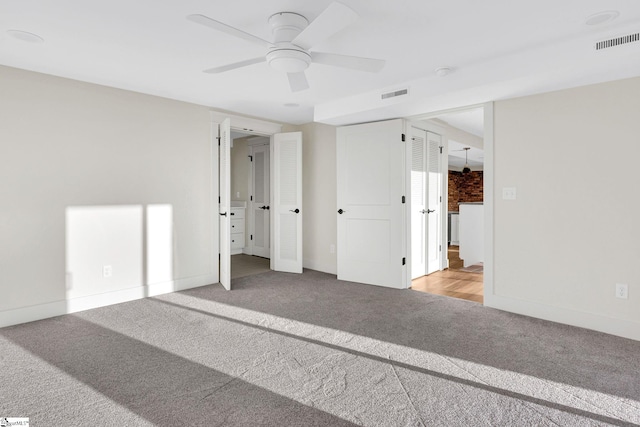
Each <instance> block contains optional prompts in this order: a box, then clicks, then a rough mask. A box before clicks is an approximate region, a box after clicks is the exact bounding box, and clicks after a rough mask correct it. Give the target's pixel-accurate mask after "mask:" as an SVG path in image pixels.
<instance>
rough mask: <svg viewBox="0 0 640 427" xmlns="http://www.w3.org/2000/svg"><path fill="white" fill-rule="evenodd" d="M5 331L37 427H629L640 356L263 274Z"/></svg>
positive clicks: (385, 295)
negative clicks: (230, 286) (230, 284)
mask: <svg viewBox="0 0 640 427" xmlns="http://www.w3.org/2000/svg"><path fill="white" fill-rule="evenodd" d="M234 289H235V290H233V291H225V290H224V289H223V288H222V287H221V286H220V285H211V286H206V287H202V288H197V289H192V290H189V291H184V292H177V293H172V294H167V295H162V296H158V297H153V298H146V299H143V300H137V301H132V302H128V303H124V304H117V305H112V306H109V307H104V308H99V309H95V310H90V311H85V312H82V313H76V314H73V315H66V316H61V317H56V318H52V319H47V320H43V321H39V322H33V323H29V324H24V325H18V326H13V327H8V328H3V329H0V349H2V351H1V352H0V384H1V385H2V386H1V387H0V416H15V417H29V418H30V421H31V425H34V426H58V425H60V426H190V427H191V426H207V427H211V426H213V427H216V426H219V427H232V426H287V427H288V426H305V427H306V426H353V425H360V426H376V427H377V426H385V427H386V426H403V427H404V426H474V427H475V426H491V427H496V426H606V425H613V426H637V425H640V365H639V360H640V359H639V358H638V355H639V354H640V342H638V341H632V340H627V339H623V338H618V337H615V336H611V335H607V334H602V333H598V332H593V331H588V330H585V329H580V328H574V327H570V326H566V325H561V324H557V323H552V322H546V321H542V320H538V319H532V318H528V317H525V316H518V315H514V314H510V313H506V312H502V311H498V310H494V309H490V308H487V307H483V306H481V305H479V304H476V303H472V302H469V301H462V300H457V299H453V298H446V297H440V296H435V295H429V294H425V293H416V292H410V291H407V290H395V289H389V288H382V287H377V286H368V285H362V284H357V283H350V282H344V281H339V280H336V277H335V276H333V275H330V274H324V273H318V272H314V271H308V270H306V271H305V272H304V274H287V273H277V272H267V273H263V274H258V275H253V276H246V277H243V278H239V279H234Z"/></svg>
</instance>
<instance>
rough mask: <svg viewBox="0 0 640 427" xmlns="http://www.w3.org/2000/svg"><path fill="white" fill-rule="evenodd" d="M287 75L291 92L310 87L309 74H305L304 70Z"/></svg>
mask: <svg viewBox="0 0 640 427" xmlns="http://www.w3.org/2000/svg"><path fill="white" fill-rule="evenodd" d="M287 77H289V86H290V87H291V92H300V91H301V90H305V89H309V82H308V81H307V76H305V75H304V71H301V72H299V73H287Z"/></svg>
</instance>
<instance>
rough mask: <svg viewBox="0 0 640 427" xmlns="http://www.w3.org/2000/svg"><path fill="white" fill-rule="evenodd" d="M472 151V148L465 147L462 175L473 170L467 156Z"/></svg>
mask: <svg viewBox="0 0 640 427" xmlns="http://www.w3.org/2000/svg"><path fill="white" fill-rule="evenodd" d="M470 149H471V147H464V168H462V173H469V172H471V168H470V167H469V158H468V156H467V155H468V154H469V150H470Z"/></svg>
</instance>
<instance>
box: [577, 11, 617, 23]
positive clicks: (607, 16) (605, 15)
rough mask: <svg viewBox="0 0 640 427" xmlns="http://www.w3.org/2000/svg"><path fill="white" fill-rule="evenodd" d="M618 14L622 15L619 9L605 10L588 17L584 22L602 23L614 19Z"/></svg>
mask: <svg viewBox="0 0 640 427" xmlns="http://www.w3.org/2000/svg"><path fill="white" fill-rule="evenodd" d="M618 16H620V12H618V11H617V10H605V11H603V12H598V13H594V14H593V15H591V16H589V17H587V19H586V20H585V21H584V23H585V24H587V25H601V24H604V23H605V22H609V21H613V20H614V19H616V18H617V17H618Z"/></svg>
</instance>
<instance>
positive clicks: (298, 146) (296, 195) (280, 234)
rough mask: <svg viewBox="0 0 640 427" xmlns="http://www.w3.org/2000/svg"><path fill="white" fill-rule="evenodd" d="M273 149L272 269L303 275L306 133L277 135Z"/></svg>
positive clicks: (274, 137) (274, 138)
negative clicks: (304, 136) (303, 201)
mask: <svg viewBox="0 0 640 427" xmlns="http://www.w3.org/2000/svg"><path fill="white" fill-rule="evenodd" d="M271 147H272V154H273V155H272V156H271V159H272V162H271V165H272V168H271V172H272V177H273V180H272V181H273V189H274V190H273V204H272V205H271V212H272V223H273V251H272V253H271V267H272V269H273V270H276V271H285V272H289V273H302V132H289V133H277V134H275V135H274V136H273V144H272V145H271Z"/></svg>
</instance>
